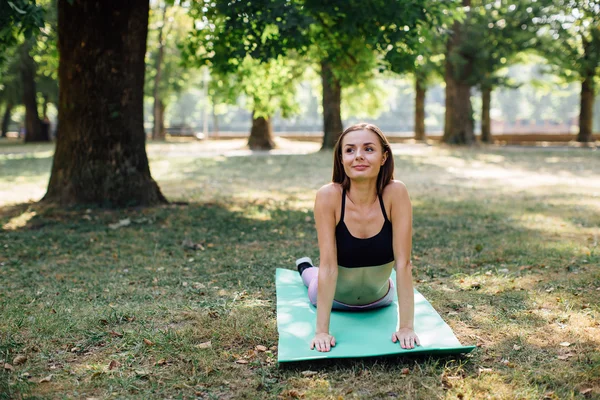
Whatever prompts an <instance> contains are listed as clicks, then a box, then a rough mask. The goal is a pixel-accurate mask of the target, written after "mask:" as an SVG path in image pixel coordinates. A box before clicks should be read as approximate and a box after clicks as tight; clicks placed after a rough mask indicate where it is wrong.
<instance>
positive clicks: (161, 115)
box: [154, 98, 167, 140]
mask: <svg viewBox="0 0 600 400" xmlns="http://www.w3.org/2000/svg"><path fill="white" fill-rule="evenodd" d="M155 107H156V109H155V113H156V114H155V115H154V130H155V132H156V133H157V135H156V136H154V139H156V140H165V138H166V136H167V135H166V133H167V131H166V130H165V109H166V106H165V103H164V102H163V101H162V100H161V99H160V98H159V100H158V103H155Z"/></svg>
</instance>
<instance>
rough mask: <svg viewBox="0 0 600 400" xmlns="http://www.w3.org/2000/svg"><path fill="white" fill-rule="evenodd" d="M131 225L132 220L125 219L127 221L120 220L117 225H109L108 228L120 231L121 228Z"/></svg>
mask: <svg viewBox="0 0 600 400" xmlns="http://www.w3.org/2000/svg"><path fill="white" fill-rule="evenodd" d="M130 224H131V220H130V219H129V218H125V219H122V220H119V222H117V223H114V224H109V225H108V227H109V228H110V229H119V228H122V227H124V226H127V225H130Z"/></svg>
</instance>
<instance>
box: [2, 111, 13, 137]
mask: <svg viewBox="0 0 600 400" xmlns="http://www.w3.org/2000/svg"><path fill="white" fill-rule="evenodd" d="M12 108H13V105H12V103H6V108H5V109H4V115H3V116H2V137H6V133H7V132H8V124H9V123H10V115H11V113H12Z"/></svg>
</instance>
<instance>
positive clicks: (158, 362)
mask: <svg viewBox="0 0 600 400" xmlns="http://www.w3.org/2000/svg"><path fill="white" fill-rule="evenodd" d="M155 365H167V360H165V359H164V358H163V359H161V360H158V361H157V362H156V364H155Z"/></svg>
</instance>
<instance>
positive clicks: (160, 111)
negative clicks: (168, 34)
mask: <svg viewBox="0 0 600 400" xmlns="http://www.w3.org/2000/svg"><path fill="white" fill-rule="evenodd" d="M162 11H163V15H162V24H161V25H160V28H159V30H158V54H157V55H156V75H155V76H154V88H153V90H152V91H153V93H152V94H153V97H154V107H153V115H154V127H153V129H152V139H154V140H165V125H164V112H165V105H164V102H163V101H162V99H161V96H160V90H159V87H160V81H161V79H162V63H163V58H164V54H165V48H164V47H165V46H164V43H163V31H164V28H165V23H166V22H167V5H166V4H165V5H164V7H163V10H162Z"/></svg>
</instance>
